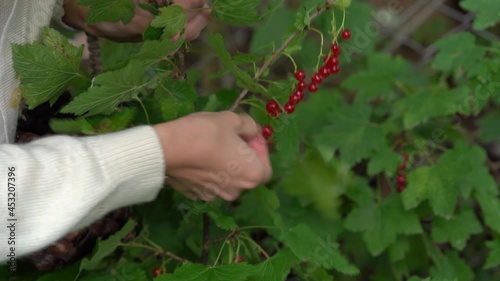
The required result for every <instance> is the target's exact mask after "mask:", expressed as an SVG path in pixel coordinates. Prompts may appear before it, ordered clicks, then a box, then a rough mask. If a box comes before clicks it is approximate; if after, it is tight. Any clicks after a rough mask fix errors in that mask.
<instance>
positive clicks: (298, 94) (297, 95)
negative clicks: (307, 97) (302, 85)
mask: <svg viewBox="0 0 500 281" xmlns="http://www.w3.org/2000/svg"><path fill="white" fill-rule="evenodd" d="M303 98H304V92H302V91H300V90H297V91H295V92H294V93H293V94H291V95H290V99H289V101H290V102H291V103H292V104H299V103H300V102H301V101H302V99H303Z"/></svg>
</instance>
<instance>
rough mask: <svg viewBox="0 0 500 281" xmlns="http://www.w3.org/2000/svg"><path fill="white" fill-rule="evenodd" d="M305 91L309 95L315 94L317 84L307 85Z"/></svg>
mask: <svg viewBox="0 0 500 281" xmlns="http://www.w3.org/2000/svg"><path fill="white" fill-rule="evenodd" d="M307 89H308V90H309V92H311V93H316V92H317V91H318V84H316V83H314V82H313V83H311V84H309V86H307Z"/></svg>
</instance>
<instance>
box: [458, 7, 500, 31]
mask: <svg viewBox="0 0 500 281" xmlns="http://www.w3.org/2000/svg"><path fill="white" fill-rule="evenodd" d="M460 6H462V8H464V9H466V10H468V11H472V12H476V13H477V16H476V19H475V20H474V29H486V28H488V27H491V26H494V25H496V24H497V23H499V22H500V2H498V1H496V0H464V1H462V2H460Z"/></svg>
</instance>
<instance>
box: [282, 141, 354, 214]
mask: <svg viewBox="0 0 500 281" xmlns="http://www.w3.org/2000/svg"><path fill="white" fill-rule="evenodd" d="M343 176H345V175H343V174H342V172H341V170H340V169H338V168H336V167H333V165H329V164H328V163H326V162H325V161H324V160H323V158H322V157H321V155H320V154H319V153H318V152H317V151H312V152H309V153H308V154H307V155H306V156H305V157H304V159H302V160H301V161H297V162H296V163H295V165H294V166H293V167H292V168H291V169H290V171H289V174H288V175H287V176H286V177H284V179H283V182H282V183H283V186H284V188H285V190H286V192H287V193H288V194H291V195H294V196H300V197H301V198H302V199H303V200H306V199H307V200H309V201H310V202H311V203H312V205H313V206H314V207H315V208H316V209H317V210H318V211H319V212H320V213H321V214H322V215H324V216H325V217H329V218H334V217H337V216H338V210H337V208H338V206H339V205H340V202H339V201H340V200H339V196H340V195H341V194H343V193H344V189H345V187H344V181H343V180H342V177H343Z"/></svg>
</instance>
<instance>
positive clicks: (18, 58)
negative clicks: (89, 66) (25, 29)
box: [12, 28, 83, 109]
mask: <svg viewBox="0 0 500 281" xmlns="http://www.w3.org/2000/svg"><path fill="white" fill-rule="evenodd" d="M82 52H83V48H82V47H80V48H77V47H74V46H73V45H71V44H70V43H69V42H68V40H67V39H66V38H64V37H63V36H62V35H61V34H59V33H58V32H57V31H56V30H54V29H50V28H44V30H43V41H42V42H41V43H39V42H34V43H32V44H29V45H14V46H13V48H12V55H13V57H14V69H15V70H16V72H17V74H18V75H19V78H20V79H21V81H22V84H21V91H22V95H23V98H24V99H25V100H26V103H27V104H28V106H29V108H30V109H32V108H35V107H36V106H38V105H40V104H42V103H44V102H47V101H51V103H54V102H55V101H56V100H57V99H58V98H59V96H60V95H61V94H62V93H63V92H64V90H66V89H67V88H68V87H69V86H70V85H72V84H73V83H76V82H77V80H78V79H81V78H83V77H82V74H81V73H80V60H81V58H82ZM54 66H57V67H54Z"/></svg>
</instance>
